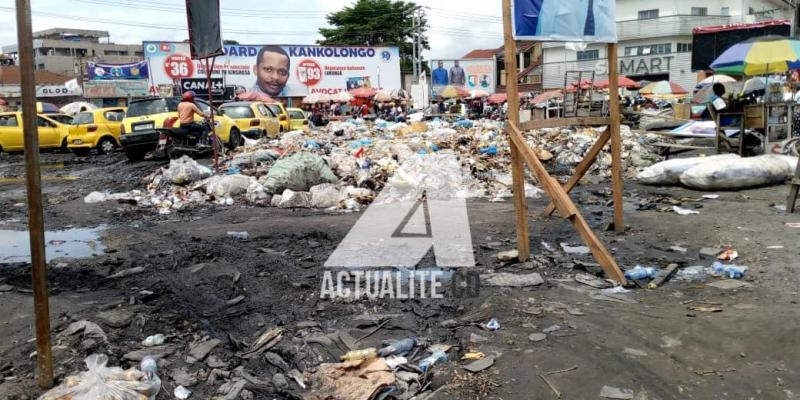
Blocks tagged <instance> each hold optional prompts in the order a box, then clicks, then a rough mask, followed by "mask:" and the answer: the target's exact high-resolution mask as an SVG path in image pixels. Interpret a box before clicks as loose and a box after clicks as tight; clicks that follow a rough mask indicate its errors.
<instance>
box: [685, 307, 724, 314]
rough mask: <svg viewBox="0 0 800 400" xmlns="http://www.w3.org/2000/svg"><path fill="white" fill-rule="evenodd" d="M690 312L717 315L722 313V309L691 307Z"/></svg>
mask: <svg viewBox="0 0 800 400" xmlns="http://www.w3.org/2000/svg"><path fill="white" fill-rule="evenodd" d="M687 308H688V309H689V310H692V311H698V312H707V313H717V312H722V309H721V308H717V307H705V306H689V307H687Z"/></svg>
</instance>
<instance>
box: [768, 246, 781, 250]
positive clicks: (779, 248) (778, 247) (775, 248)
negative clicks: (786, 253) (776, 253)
mask: <svg viewBox="0 0 800 400" xmlns="http://www.w3.org/2000/svg"><path fill="white" fill-rule="evenodd" d="M781 249H783V246H767V250H781Z"/></svg>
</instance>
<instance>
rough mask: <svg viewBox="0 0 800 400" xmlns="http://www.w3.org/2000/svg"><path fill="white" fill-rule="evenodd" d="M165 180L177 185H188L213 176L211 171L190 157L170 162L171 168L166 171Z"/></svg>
mask: <svg viewBox="0 0 800 400" xmlns="http://www.w3.org/2000/svg"><path fill="white" fill-rule="evenodd" d="M163 176H164V179H166V180H167V182H170V183H174V184H176V185H186V184H189V183H192V182H196V181H199V180H201V179H205V178H208V177H209V176H211V169H210V168H208V167H206V166H204V165H200V164H198V163H197V161H195V160H193V159H192V158H191V157H189V156H186V155H184V156H182V157H181V158H178V159H177V160H170V162H169V168H167V169H165V170H164V175H163Z"/></svg>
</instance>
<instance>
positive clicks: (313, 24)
mask: <svg viewBox="0 0 800 400" xmlns="http://www.w3.org/2000/svg"><path fill="white" fill-rule="evenodd" d="M353 1H354V0H283V1H265V0H260V1H255V0H221V2H222V31H223V34H222V37H223V38H224V39H231V40H237V41H239V42H240V43H244V44H267V43H274V44H313V43H315V41H316V40H317V39H320V38H321V37H320V36H319V35H318V34H317V29H318V28H319V27H322V26H325V25H326V21H325V14H326V13H328V12H331V11H336V10H339V9H341V8H342V7H344V6H346V5H348V4H351V3H352V2H353ZM31 3H32V9H33V30H34V31H37V30H43V29H49V28H55V27H65V28H79V29H97V30H105V31H108V32H109V33H110V34H111V40H112V41H113V42H117V43H126V44H127V43H141V42H142V41H143V40H183V39H185V38H186V37H187V33H186V16H185V14H184V13H183V11H182V10H183V8H184V5H185V3H184V1H183V0H160V1H159V0H31ZM416 3H417V4H419V5H421V6H427V7H430V8H428V9H426V12H427V14H428V17H429V21H430V28H431V31H430V32H429V33H428V37H429V40H430V43H431V50H430V51H427V52H426V53H424V56H425V58H426V59H437V58H459V57H461V56H463V55H464V54H466V53H467V52H469V51H470V50H472V49H476V48H494V47H498V46H500V45H501V44H502V23H501V8H500V0H457V1H437V0H418V1H417V2H416ZM0 20H2V21H7V22H5V23H3V24H2V25H0V45H9V44H16V40H17V38H16V23H15V22H16V21H15V18H14V0H0Z"/></svg>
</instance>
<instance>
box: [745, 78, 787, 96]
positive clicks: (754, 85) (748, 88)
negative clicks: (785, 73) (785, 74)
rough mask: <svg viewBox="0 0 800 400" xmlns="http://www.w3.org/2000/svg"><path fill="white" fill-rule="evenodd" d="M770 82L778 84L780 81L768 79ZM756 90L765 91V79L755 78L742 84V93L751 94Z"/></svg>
mask: <svg viewBox="0 0 800 400" xmlns="http://www.w3.org/2000/svg"><path fill="white" fill-rule="evenodd" d="M770 82H780V80H779V79H775V80H774V81H773V80H772V79H770ZM756 90H767V78H764V77H762V76H757V77H755V78H750V79H748V80H747V81H745V82H744V89H743V90H742V91H743V92H744V93H753V92H755V91H756Z"/></svg>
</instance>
